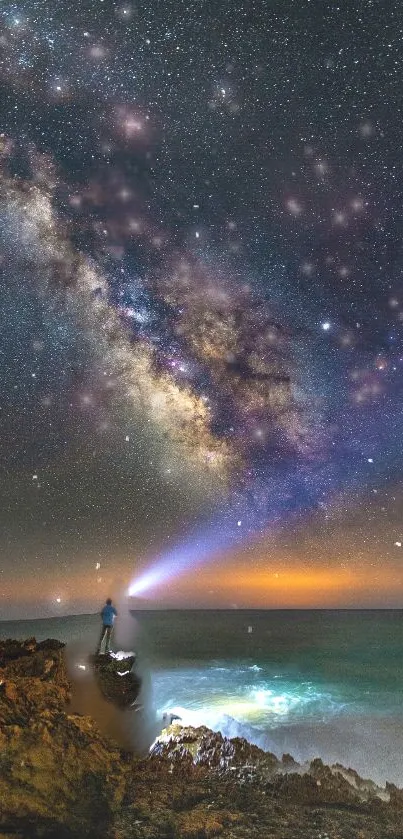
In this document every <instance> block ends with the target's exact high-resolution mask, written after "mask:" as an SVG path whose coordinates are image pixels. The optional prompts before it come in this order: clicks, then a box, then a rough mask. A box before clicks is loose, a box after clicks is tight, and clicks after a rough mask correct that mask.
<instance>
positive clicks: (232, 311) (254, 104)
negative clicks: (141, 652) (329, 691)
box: [0, 0, 403, 608]
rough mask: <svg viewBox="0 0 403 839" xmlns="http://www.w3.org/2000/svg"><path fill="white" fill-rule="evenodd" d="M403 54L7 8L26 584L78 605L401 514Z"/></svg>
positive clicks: (12, 324) (16, 402)
mask: <svg viewBox="0 0 403 839" xmlns="http://www.w3.org/2000/svg"><path fill="white" fill-rule="evenodd" d="M402 37H403V12H402V11H401V10H400V8H399V6H398V5H397V4H392V5H391V6H390V7H389V9H388V11H387V13H386V14H385V13H384V11H382V8H381V5H380V3H378V2H375V0H368V2H367V3H365V4H364V3H361V2H354V3H352V4H351V3H349V4H347V3H342V4H339V5H338V6H333V5H330V4H329V5H325V6H323V4H320V3H319V2H318V1H317V0H304V2H302V3H300V4H297V5H295V6H293V7H292V8H288V9H285V7H284V4H281V3H274V4H272V3H271V4H268V3H267V2H264V0H256V2H253V3H249V2H248V3H246V2H242V0H236V2H235V3H234V4H233V6H231V8H229V7H227V6H225V5H224V6H222V7H220V8H217V9H212V8H211V7H207V5H205V4H203V3H202V4H200V3H197V4H196V3H192V2H186V0H172V2H169V3H167V4H163V6H161V5H158V4H151V5H149V6H144V7H143V6H141V5H139V4H132V3H127V4H122V3H113V4H110V3H104V2H100V3H99V4H97V7H96V8H94V7H93V4H86V3H83V4H80V7H79V8H78V7H77V8H76V7H75V6H74V5H72V4H70V3H67V4H63V5H62V6H59V7H55V6H54V4H51V3H50V2H47V0H27V2H25V3H23V2H21V3H6V4H4V5H3V7H2V10H1V15H0V83H1V86H2V97H1V101H2V106H1V123H0V129H1V131H2V134H1V137H0V158H1V175H0V190H1V207H2V208H1V216H0V259H1V264H0V270H1V276H2V288H3V294H2V314H3V322H4V329H3V331H2V336H1V346H0V351H1V354H2V370H3V374H4V398H3V405H2V411H1V417H2V444H1V445H2V454H3V459H4V462H5V468H6V480H5V483H4V499H3V509H4V532H5V534H6V535H5V538H4V544H3V552H4V555H5V561H4V568H5V569H6V568H8V562H9V561H10V562H11V566H10V567H12V569H13V570H12V572H10V574H11V578H13V579H14V578H15V580H16V581H20V582H21V580H26V579H27V575H28V574H29V572H30V571H32V570H34V571H35V572H37V573H38V574H39V575H40V573H41V572H42V571H43V569H47V570H48V571H49V572H50V573H51V577H52V583H51V588H52V592H53V591H54V589H55V587H56V588H57V585H58V580H62V581H64V582H62V583H60V585H61V587H62V588H63V586H64V588H65V590H66V591H69V592H70V593H69V598H70V602H71V603H76V602H77V603H78V600H79V598H78V599H77V598H75V597H74V596H72V594H71V584H70V583H69V579H70V580H74V581H76V580H77V579H82V578H83V575H85V574H87V570H86V569H87V568H88V567H89V566H90V567H91V572H89V571H88V575H87V576H88V580H90V582H89V583H86V586H87V587H88V586H90V587H91V586H92V585H93V583H94V581H99V582H100V583H103V584H105V585H107V584H108V580H110V579H111V575H113V574H115V573H116V574H119V575H122V574H123V575H128V574H130V573H131V572H133V571H134V570H135V569H136V567H140V568H141V567H142V565H143V564H144V561H145V558H146V557H148V558H150V557H152V556H153V554H155V553H158V554H162V560H161V562H162V565H161V568H167V567H168V566H169V568H170V569H171V570H172V572H174V571H175V567H176V569H177V571H178V572H179V571H180V570H183V568H185V566H186V562H185V561H184V560H183V559H182V557H183V556H184V555H186V556H187V557H188V558H189V563H193V564H197V562H198V561H201V560H204V559H206V558H211V557H214V556H215V553H216V552H217V550H221V551H224V550H225V549H226V548H229V547H230V546H233V545H234V544H239V543H240V544H241V545H242V544H245V545H249V544H250V543H251V542H252V543H253V542H254V541H256V540H257V541H258V543H259V544H260V541H259V540H260V539H261V538H262V537H264V538H267V533H268V530H269V529H270V528H277V529H280V530H281V529H282V527H283V526H284V523H286V522H290V516H291V517H294V519H295V517H296V518H297V519H298V520H306V517H307V516H308V517H309V515H310V514H311V512H313V511H315V517H314V522H315V524H314V525H313V527H314V529H315V532H319V531H320V527H321V526H322V525H321V524H320V522H323V520H324V517H325V516H327V515H330V516H331V515H332V510H333V509H334V505H336V506H337V504H340V503H342V502H341V501H340V499H341V498H344V497H346V495H345V493H347V494H348V493H353V494H355V495H356V496H357V498H358V497H361V496H362V498H363V499H365V498H367V494H368V493H370V494H371V493H372V491H373V492H374V494H376V493H377V492H378V491H379V492H380V493H382V492H384V487H385V486H388V485H389V484H393V487H394V489H393V492H394V493H395V494H394V496H393V497H394V498H396V497H397V498H400V495H401V494H400V490H399V481H400V477H401V475H400V470H401V459H400V448H401V447H400V445H399V439H400V436H399V435H400V431H399V428H400V426H401V415H402V413H401V412H402V408H403V405H402V402H403V399H402V395H403V389H402V374H403V296H402V289H401V271H402V258H401V229H402V222H403V219H402V218H401V215H402V209H401V207H402V206H403V204H402V195H401V179H400V176H399V172H400V169H401V152H400V145H399V136H400V118H401V100H400V86H401V82H402V79H401V75H402V71H401V62H400V58H399V56H400V51H401V41H402ZM348 497H349V498H350V497H351V495H349V496H348ZM375 501H376V499H375ZM357 503H358V504H359V505H360V504H361V503H362V505H363V509H368V501H365V500H362V502H359V501H357ZM371 503H372V502H371ZM393 503H395V502H393ZM371 509H372V507H371ZM386 517H387V514H386ZM392 518H393V516H392V515H391V521H392ZM325 520H326V519H325ZM360 521H361V519H360ZM318 522H319V523H318ZM289 526H291V525H289ZM359 530H360V532H361V530H362V523H361V524H360V526H359ZM384 530H385V544H386V545H387V546H389V543H390V544H392V545H393V547H394V550H395V551H396V550H397V547H396V546H397V543H398V542H399V541H400V538H401V534H398V533H397V532H395V530H396V526H395V524H393V526H392V524H391V526H390V533H388V530H387V527H385V529H384ZM172 540H173V541H174V544H175V545H177V546H178V545H179V547H174V548H172V549H171V548H170V547H169V546H170V544H171V542H172ZM340 542H341V544H340V550H339V553H338V555H337V557H332V558H331V559H329V562H330V563H331V565H332V567H336V566H337V567H339V566H343V564H345V563H346V562H347V564H348V563H349V562H353V561H354V557H356V556H357V552H356V551H354V550H353V549H352V548H351V546H348V545H347V544H346V545H345V546H344V547H343V539H341V540H340ZM168 548H169V549H168ZM385 550H386V553H387V551H388V550H389V547H387V548H385ZM380 553H382V552H381V551H380ZM258 554H259V557H258V558H257V555H258ZM260 554H261V552H260V553H259V551H257V552H256V551H255V552H252V553H251V554H250V555H249V554H248V553H246V554H245V558H244V562H245V564H246V566H247V567H249V566H250V569H252V568H254V567H260V566H259V563H261V562H263V561H264V562H267V561H268V559H267V557H266V558H265V559H262V558H261V555H260ZM86 557H88V559H87V558H86ZM105 557H107V559H106V558H105ZM369 561H370V560H368V562H369ZM99 562H102V567H103V568H105V566H106V567H107V568H109V572H108V573H109V577H108V576H103V575H102V574H100V573H99V570H100V569H99V568H97V567H96V565H97V564H99ZM167 563H168V564H167ZM360 563H362V564H364V565H365V558H361V559H360ZM248 564H249V566H248ZM164 573H165V572H164ZM86 580H87V577H86ZM10 585H11V584H10ZM74 585H75V583H74ZM69 586H70V587H69ZM84 588H85V586H84ZM13 591H14V589H13V586H12V585H11V588H10V594H9V597H10V598H12V596H15V591H14V595H13V594H12V592H13ZM49 597H50V598H51V599H52V598H53V601H55V602H56V603H57V604H58V605H59V604H60V606H63V603H65V602H67V595H66V597H65V596H64V595H63V597H62V596H60V595H57V598H59V599H57V598H56V600H55V597H53V594H52V595H50V594H49ZM27 598H28V595H27ZM28 599H29V598H28ZM76 608H78V606H76Z"/></svg>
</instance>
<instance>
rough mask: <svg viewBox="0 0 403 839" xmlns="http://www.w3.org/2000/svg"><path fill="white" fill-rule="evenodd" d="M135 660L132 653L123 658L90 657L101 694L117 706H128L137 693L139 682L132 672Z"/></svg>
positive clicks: (133, 701) (131, 703)
mask: <svg viewBox="0 0 403 839" xmlns="http://www.w3.org/2000/svg"><path fill="white" fill-rule="evenodd" d="M135 660H136V657H135V655H134V654H132V655H130V654H128V655H126V656H125V657H124V658H116V657H114V656H110V655H94V656H91V657H90V662H91V664H92V666H93V669H94V673H95V678H96V682H97V684H98V687H99V689H100V691H101V693H102V696H103V697H104V698H105V699H107V700H108V702H112V703H113V704H114V705H116V707H117V708H122V709H124V708H130V707H131V706H133V705H134V703H135V702H136V700H137V697H138V695H139V691H140V685H141V682H140V679H139V678H138V676H136V674H135V673H134V672H133V666H134V663H135Z"/></svg>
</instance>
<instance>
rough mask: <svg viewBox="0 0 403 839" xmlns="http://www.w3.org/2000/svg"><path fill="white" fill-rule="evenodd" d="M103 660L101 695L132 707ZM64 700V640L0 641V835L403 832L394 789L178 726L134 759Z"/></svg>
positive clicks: (284, 838)
mask: <svg viewBox="0 0 403 839" xmlns="http://www.w3.org/2000/svg"><path fill="white" fill-rule="evenodd" d="M102 666H103V665H102V662H97V667H98V670H99V669H101V674H100V678H101V679H104V694H105V695H106V694H107V695H108V698H109V701H112V702H114V701H115V699H116V701H117V703H118V704H119V703H120V706H121V705H122V702H124V703H126V702H128V701H129V699H130V704H132V700H133V701H135V680H132V681H131V683H126V685H125V687H123V686H122V684H118V680H119V678H122V677H119V676H118V675H116V682H117V684H116V695H115V694H114V691H113V683H114V681H113V666H111V665H110V663H108V665H107V673H106V675H105V673H104V674H103V673H102ZM105 666H106V665H105ZM122 696H123V699H122ZM133 697H134V699H133ZM69 699H70V684H69V681H68V678H67V673H66V668H65V663H64V654H63V645H62V644H60V643H59V642H58V641H45V642H43V643H40V644H37V643H36V642H35V640H34V639H30V640H28V641H26V642H24V643H18V642H14V641H7V642H4V643H0V839H6V837H14V839H16V837H21V839H36V837H54V839H56V837H57V839H67V837H70V838H71V839H79V837H80V839H82V837H94V839H95V837H102V838H103V839H109V838H110V839H126V837H127V839H164V838H165V839H210V837H214V836H221V837H222V839H236V837H238V838H239V839H248V837H251V839H266V837H270V839H280V837H281V839H299V837H300V838H301V837H304V839H399V838H400V839H403V793H402V792H400V791H399V790H397V789H396V788H395V787H393V786H391V785H387V788H386V790H384V791H381V790H379V789H378V788H377V787H376V786H375V784H373V783H372V782H368V781H363V780H362V779H361V778H359V777H358V775H357V774H356V773H354V772H352V771H351V770H346V769H343V767H341V766H335V767H331V768H330V767H327V766H324V765H323V763H322V762H321V761H320V760H316V761H313V762H312V763H311V764H310V767H309V769H308V771H307V772H305V773H302V770H301V768H300V767H299V766H298V764H296V763H295V762H294V761H293V759H292V758H291V757H290V756H284V757H283V759H282V760H281V761H279V760H277V758H276V757H275V756H274V755H272V754H269V753H265V752H262V751H261V750H260V749H258V748H257V747H255V746H252V745H250V744H249V743H247V742H246V741H245V740H241V739H236V740H227V739H225V738H223V737H221V735H219V734H214V733H213V732H211V731H209V730H208V729H206V728H199V729H189V728H181V727H180V726H177V725H173V726H171V727H170V728H169V729H167V730H166V731H165V732H163V735H161V736H160V738H159V739H158V740H157V741H156V743H155V744H154V746H153V748H152V750H151V753H150V755H149V756H147V757H145V758H143V759H138V758H136V757H134V756H133V755H132V754H131V753H129V752H125V751H123V750H122V749H119V748H118V747H117V746H116V745H115V744H114V743H113V742H112V741H110V740H108V739H107V738H105V737H104V736H103V735H102V734H101V733H100V731H99V729H98V727H97V725H96V724H95V722H94V721H93V720H92V719H91V718H90V717H87V716H81V715H79V714H76V713H71V712H70V711H69V704H68V703H69Z"/></svg>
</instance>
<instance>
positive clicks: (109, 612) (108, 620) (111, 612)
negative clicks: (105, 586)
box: [101, 603, 117, 626]
mask: <svg viewBox="0 0 403 839" xmlns="http://www.w3.org/2000/svg"><path fill="white" fill-rule="evenodd" d="M115 615H117V611H116V609H115V607H114V606H109V605H108V603H105V606H104V608H103V609H102V612H101V617H102V622H103V625H104V626H113V621H114V620H115Z"/></svg>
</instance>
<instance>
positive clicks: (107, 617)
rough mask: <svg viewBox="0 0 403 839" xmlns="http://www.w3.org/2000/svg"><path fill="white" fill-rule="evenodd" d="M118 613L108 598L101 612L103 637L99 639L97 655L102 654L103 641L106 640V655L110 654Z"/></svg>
mask: <svg viewBox="0 0 403 839" xmlns="http://www.w3.org/2000/svg"><path fill="white" fill-rule="evenodd" d="M117 614H118V613H117V611H116V609H115V607H114V606H112V600H111V598H110V597H108V599H107V601H106V603H105V606H104V608H103V609H102V612H101V618H102V631H101V636H100V639H99V643H98V647H97V655H99V654H100V652H101V648H102V644H103V640H104V638H105V654H107V653H109V652H110V643H111V635H112V629H113V624H114V622H115V617H117Z"/></svg>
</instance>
